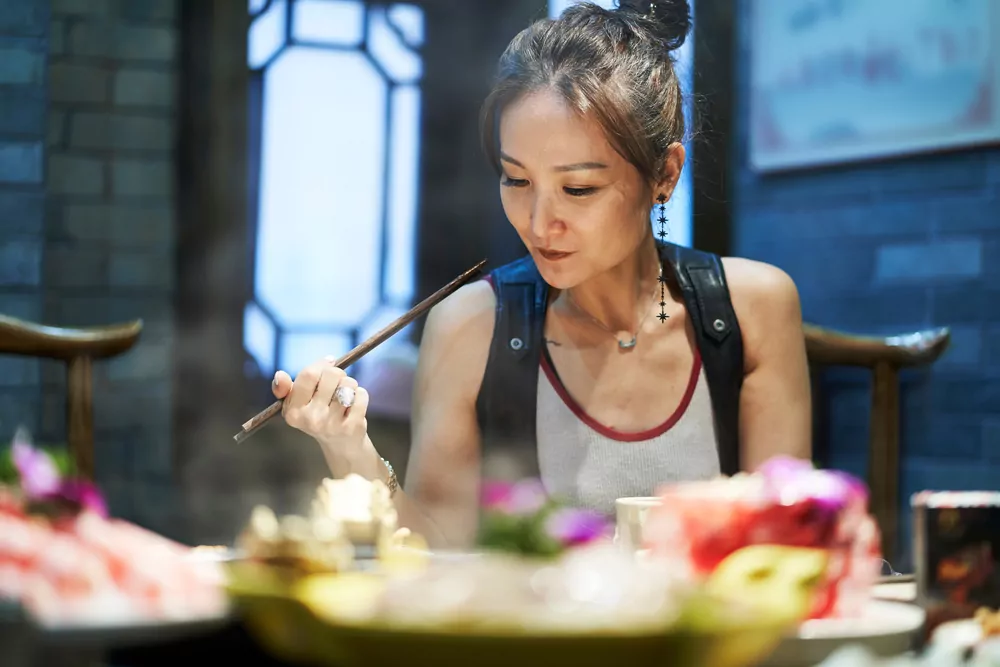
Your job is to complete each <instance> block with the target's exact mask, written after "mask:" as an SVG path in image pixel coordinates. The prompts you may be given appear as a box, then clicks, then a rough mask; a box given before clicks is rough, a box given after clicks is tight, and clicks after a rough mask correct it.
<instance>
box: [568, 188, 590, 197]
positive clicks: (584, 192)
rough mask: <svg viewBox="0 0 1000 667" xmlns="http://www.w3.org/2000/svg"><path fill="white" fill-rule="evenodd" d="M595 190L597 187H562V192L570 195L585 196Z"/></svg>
mask: <svg viewBox="0 0 1000 667" xmlns="http://www.w3.org/2000/svg"><path fill="white" fill-rule="evenodd" d="M596 191H597V188H563V192H565V193H566V194H568V195H569V196H571V197H586V196H587V195H590V194H593V193H594V192H596Z"/></svg>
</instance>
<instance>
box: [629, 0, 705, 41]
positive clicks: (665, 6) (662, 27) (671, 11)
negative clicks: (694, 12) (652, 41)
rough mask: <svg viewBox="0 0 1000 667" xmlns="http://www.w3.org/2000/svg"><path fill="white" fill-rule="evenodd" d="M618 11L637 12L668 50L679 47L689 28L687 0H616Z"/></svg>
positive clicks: (689, 8) (689, 16)
mask: <svg viewBox="0 0 1000 667" xmlns="http://www.w3.org/2000/svg"><path fill="white" fill-rule="evenodd" d="M618 11H621V12H628V13H630V14H638V15H639V16H641V17H642V18H643V19H645V21H646V22H647V24H648V25H649V29H650V31H651V32H652V33H653V35H654V36H655V37H656V38H657V39H659V40H660V41H661V42H663V44H664V46H666V47H667V48H668V49H669V50H671V51H673V50H674V49H679V48H680V47H681V46H682V45H683V44H684V40H685V39H687V35H688V32H689V31H690V30H691V5H690V3H689V2H688V0H655V1H653V2H650V1H649V0H618Z"/></svg>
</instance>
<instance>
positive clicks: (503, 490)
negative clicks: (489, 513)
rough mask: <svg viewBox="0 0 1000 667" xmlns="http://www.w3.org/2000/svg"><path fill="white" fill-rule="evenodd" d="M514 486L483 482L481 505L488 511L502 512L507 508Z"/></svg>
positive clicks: (503, 483) (506, 483)
mask: <svg viewBox="0 0 1000 667" xmlns="http://www.w3.org/2000/svg"><path fill="white" fill-rule="evenodd" d="M513 489H514V485H513V484H510V483H508V482H488V481H487V482H483V491H482V505H483V507H484V508H486V509H488V510H502V509H503V508H505V507H506V506H507V502H508V501H509V500H510V495H511V493H512V492H513Z"/></svg>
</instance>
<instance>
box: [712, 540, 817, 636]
mask: <svg viewBox="0 0 1000 667" xmlns="http://www.w3.org/2000/svg"><path fill="white" fill-rule="evenodd" d="M828 558H829V557H828V555H827V552H826V551H825V550H822V549H807V548H801V547H783V546H776V545H769V544H758V545H753V546H749V547H744V548H742V549H739V550H738V551H735V552H733V553H732V554H730V555H729V556H728V557H727V558H726V559H725V560H723V561H722V562H721V563H720V564H719V566H718V567H717V568H716V569H715V571H714V572H713V573H712V574H711V575H710V576H709V578H708V580H707V582H706V589H707V591H708V592H709V594H711V595H714V596H718V597H720V598H724V599H730V600H733V601H736V602H741V603H745V604H748V605H750V606H751V607H752V608H753V609H755V610H759V613H762V614H766V615H767V616H768V618H769V619H771V620H773V621H775V622H787V623H796V622H798V621H800V620H802V619H803V618H805V616H806V615H807V614H808V613H809V609H810V606H811V604H812V598H813V594H814V593H815V591H816V590H817V588H819V587H820V586H821V585H822V583H823V581H824V578H825V575H826V568H827V563H828Z"/></svg>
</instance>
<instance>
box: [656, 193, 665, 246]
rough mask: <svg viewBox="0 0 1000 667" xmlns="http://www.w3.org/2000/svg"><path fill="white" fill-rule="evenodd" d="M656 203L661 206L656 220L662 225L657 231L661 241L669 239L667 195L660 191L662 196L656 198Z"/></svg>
mask: <svg viewBox="0 0 1000 667" xmlns="http://www.w3.org/2000/svg"><path fill="white" fill-rule="evenodd" d="M656 202H657V203H656V205H657V206H659V210H658V211H657V217H656V222H657V223H658V224H659V225H660V231H658V232H656V235H657V236H658V237H659V239H660V240H661V241H666V240H667V196H666V195H665V194H663V193H662V192H661V193H660V196H659V197H657V198H656Z"/></svg>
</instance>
